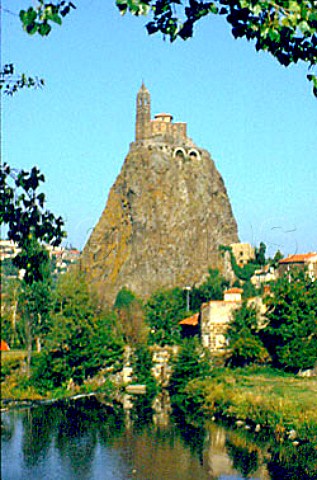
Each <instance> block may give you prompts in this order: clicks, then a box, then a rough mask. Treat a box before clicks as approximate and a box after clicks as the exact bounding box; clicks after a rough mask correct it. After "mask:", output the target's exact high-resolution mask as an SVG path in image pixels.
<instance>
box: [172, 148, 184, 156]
mask: <svg viewBox="0 0 317 480" xmlns="http://www.w3.org/2000/svg"><path fill="white" fill-rule="evenodd" d="M173 156H174V158H176V157H179V158H185V157H186V152H185V150H184V149H183V148H182V147H177V148H175V150H174V155H173Z"/></svg>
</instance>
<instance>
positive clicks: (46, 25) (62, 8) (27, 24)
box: [20, 0, 76, 37]
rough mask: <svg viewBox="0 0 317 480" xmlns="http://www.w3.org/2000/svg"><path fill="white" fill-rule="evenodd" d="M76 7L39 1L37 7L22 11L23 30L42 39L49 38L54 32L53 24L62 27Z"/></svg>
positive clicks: (64, 2)
mask: <svg viewBox="0 0 317 480" xmlns="http://www.w3.org/2000/svg"><path fill="white" fill-rule="evenodd" d="M75 8H76V6H75V5H74V4H73V3H72V2H67V1H64V0H62V1H48V2H47V1H45V0H38V1H37V4H36V6H35V7H33V6H30V7H29V8H28V9H27V10H21V11H20V20H21V22H22V25H23V29H24V30H25V31H26V32H27V33H28V34H29V35H34V34H35V33H38V34H39V35H41V36H42V37H45V36H47V35H48V34H49V33H50V31H51V30H52V26H51V25H52V24H54V23H55V24H57V25H62V23H63V18H64V17H66V15H68V14H69V13H70V11H71V10H72V9H75Z"/></svg>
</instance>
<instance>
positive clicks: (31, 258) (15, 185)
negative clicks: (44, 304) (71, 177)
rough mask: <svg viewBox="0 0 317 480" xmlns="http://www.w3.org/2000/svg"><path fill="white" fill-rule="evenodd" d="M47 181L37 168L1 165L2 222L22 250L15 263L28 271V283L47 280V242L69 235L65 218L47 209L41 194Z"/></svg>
mask: <svg viewBox="0 0 317 480" xmlns="http://www.w3.org/2000/svg"><path fill="white" fill-rule="evenodd" d="M44 181H45V177H44V175H43V174H42V173H41V172H40V171H39V169H38V168H37V167H33V168H32V169H31V171H30V172H27V171H25V170H20V171H17V170H15V169H12V168H11V167H10V166H9V165H8V164H7V163H4V164H3V165H1V166H0V195H1V199H2V202H1V206H0V225H6V226H7V228H8V233H7V236H8V238H9V240H13V241H14V242H16V243H17V245H18V247H19V248H20V249H21V251H20V252H19V253H18V255H17V256H16V257H14V259H13V264H14V265H15V266H16V267H17V268H19V269H23V270H24V271H25V274H24V281H25V282H26V283H27V284H32V283H33V282H34V281H40V280H42V279H43V273H44V271H45V268H44V269H43V268H42V265H43V263H46V262H47V261H48V254H47V252H46V250H45V249H43V248H42V247H43V245H44V244H46V245H51V246H58V245H60V243H61V242H62V240H63V238H64V237H65V235H66V234H65V232H64V230H63V227H64V221H63V220H62V218H61V217H55V216H54V215H53V213H52V212H50V211H49V210H46V209H45V194H44V193H42V192H41V193H38V188H39V187H40V184H41V183H43V182H44Z"/></svg>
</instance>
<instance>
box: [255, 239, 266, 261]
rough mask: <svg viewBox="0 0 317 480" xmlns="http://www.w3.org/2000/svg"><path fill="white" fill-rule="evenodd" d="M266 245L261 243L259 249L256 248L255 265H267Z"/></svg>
mask: <svg viewBox="0 0 317 480" xmlns="http://www.w3.org/2000/svg"><path fill="white" fill-rule="evenodd" d="M265 252H266V245H265V243H263V242H261V243H260V246H259V248H257V247H256V248H255V259H254V263H255V264H256V265H260V266H261V267H263V266H264V265H265V264H266V259H265Z"/></svg>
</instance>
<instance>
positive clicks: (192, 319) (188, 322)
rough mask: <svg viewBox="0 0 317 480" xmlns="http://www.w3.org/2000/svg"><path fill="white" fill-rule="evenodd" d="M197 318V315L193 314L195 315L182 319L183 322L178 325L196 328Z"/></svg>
mask: <svg viewBox="0 0 317 480" xmlns="http://www.w3.org/2000/svg"><path fill="white" fill-rule="evenodd" d="M198 318H199V313H195V315H192V316H191V317H188V318H184V320H181V321H180V322H178V323H179V325H190V326H192V327H196V326H197V325H198Z"/></svg>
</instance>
